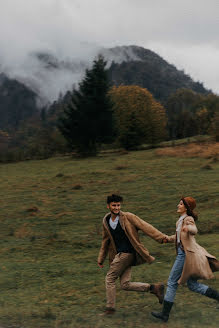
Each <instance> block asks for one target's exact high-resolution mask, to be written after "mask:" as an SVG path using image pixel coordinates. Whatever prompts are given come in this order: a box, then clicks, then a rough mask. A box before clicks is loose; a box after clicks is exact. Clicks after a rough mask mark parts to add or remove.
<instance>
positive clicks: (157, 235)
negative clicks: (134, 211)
mask: <svg viewBox="0 0 219 328" xmlns="http://www.w3.org/2000/svg"><path fill="white" fill-rule="evenodd" d="M131 221H132V223H133V224H134V225H135V226H136V227H137V228H138V229H139V230H141V231H142V232H143V233H144V234H145V235H147V236H149V237H151V238H153V239H154V240H156V241H157V242H158V243H161V244H162V243H166V242H169V237H168V236H167V235H165V234H164V233H162V232H161V231H159V230H158V229H156V228H155V227H153V226H152V225H151V224H149V223H147V222H146V221H144V220H142V219H140V218H139V217H138V216H136V215H133V216H132V217H131Z"/></svg>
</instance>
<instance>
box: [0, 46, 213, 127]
mask: <svg viewBox="0 0 219 328" xmlns="http://www.w3.org/2000/svg"><path fill="white" fill-rule="evenodd" d="M97 53H102V54H103V55H104V57H105V58H106V60H107V62H108V68H109V78H110V80H111V81H112V85H113V84H114V85H121V84H122V85H139V86H141V87H144V88H147V89H148V90H149V91H150V92H151V93H152V94H153V96H154V97H155V98H156V99H157V100H158V101H161V102H163V103H165V102H166V100H167V99H168V97H169V96H170V95H171V94H173V93H175V92H176V90H177V89H179V88H187V89H191V90H193V91H195V92H197V93H201V94H206V93H209V92H210V91H209V90H206V89H205V88H204V86H203V84H202V83H199V82H194V81H193V80H192V79H191V77H190V76H188V75H186V74H185V73H184V72H183V71H180V70H178V69H177V68H176V67H175V66H173V65H171V64H169V63H168V62H167V61H165V60H164V59H163V58H162V57H160V56H159V55H158V54H156V53H154V52H153V51H151V50H148V49H144V48H142V47H137V46H121V47H114V48H110V49H106V48H102V49H97V52H96V54H97ZM88 56H89V55H88ZM94 57H95V54H93V55H92V56H91V54H90V56H89V57H87V58H86V56H85V55H83V58H80V57H75V58H74V57H72V59H71V58H67V59H63V58H62V59H61V58H57V56H55V55H54V54H52V53H45V52H36V53H31V54H30V55H29V59H27V60H26V61H25V64H26V66H27V68H26V70H25V67H22V68H21V69H20V70H19V73H17V72H16V74H14V75H15V78H13V79H12V78H9V77H8V76H7V75H6V73H5V72H2V73H1V72H0V129H5V128H8V127H13V128H16V127H17V126H18V125H19V123H20V122H21V121H23V120H25V119H27V118H29V117H31V116H32V115H34V113H36V112H37V110H38V109H37V107H38V108H42V107H43V106H45V105H47V107H48V104H52V103H53V102H54V101H56V100H57V99H58V98H60V94H61V95H62V97H63V96H64V98H65V94H66V93H67V94H68V91H69V90H72V88H73V86H77V84H78V83H79V82H80V81H81V79H82V78H83V75H84V72H85V69H86V68H89V67H90V66H91V64H92V61H93V59H94ZM73 58H74V59H73ZM0 64H1V63H0ZM10 73H11V74H10V76H13V72H10Z"/></svg>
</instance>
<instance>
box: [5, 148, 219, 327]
mask: <svg viewBox="0 0 219 328" xmlns="http://www.w3.org/2000/svg"><path fill="white" fill-rule="evenodd" d="M183 147H185V146H183ZM183 147H181V148H180V147H179V148H177V149H176V150H175V155H174V150H173V151H172V153H171V154H170V153H168V151H166V152H165V151H164V149H162V153H160V151H161V150H159V149H154V150H141V151H133V152H117V153H113V152H112V153H110V152H105V153H101V154H100V155H99V156H97V157H96V158H95V157H94V158H89V159H77V158H72V157H71V156H65V157H57V158H51V159H47V160H41V161H40V160H39V161H26V162H20V163H14V164H1V165H0V183H1V188H0V193H1V195H0V202H1V215H0V243H1V245H0V269H1V270H0V326H3V327H23V328H82V327H83V328H104V327H110V328H117V327H127V328H134V327H138V328H143V327H150V328H157V327H166V326H167V324H163V323H161V322H159V321H157V320H156V319H155V318H153V317H152V316H151V314H150V312H151V311H152V310H159V309H160V308H161V306H160V305H159V304H158V302H157V299H156V297H155V296H154V295H152V294H149V293H136V292H126V291H121V290H120V289H119V282H118V289H117V312H116V314H115V315H114V316H113V317H103V316H101V315H100V314H101V313H102V311H103V310H104V307H105V286H104V278H105V274H106V272H107V269H108V261H107V260H106V262H105V265H104V268H103V269H102V270H101V269H100V268H99V267H98V266H97V263H96V260H97V254H98V251H99V247H100V243H101V225H102V217H103V216H104V215H105V213H106V211H107V209H106V203H105V200H106V196H107V195H108V194H110V193H112V192H114V193H120V194H121V195H123V197H124V203H123V210H124V211H130V212H133V213H135V214H136V215H138V216H139V217H141V218H142V219H144V220H146V221H147V222H149V223H151V224H153V225H154V226H155V227H157V228H158V229H160V230H161V231H163V232H164V233H167V234H173V233H174V228H175V222H176V218H177V215H176V205H177V204H178V201H179V199H180V197H181V196H182V195H184V196H188V195H190V196H193V197H194V198H196V200H197V204H198V206H197V212H198V213H199V221H198V224H197V225H198V229H199V235H198V236H197V240H198V241H199V243H200V244H201V245H202V246H204V247H206V248H207V250H208V251H209V252H210V253H212V254H214V255H215V256H217V257H218V258H219V249H218V230H219V184H218V183H219V162H218V159H217V156H216V155H217V154H215V152H214V151H213V152H212V153H211V154H210V155H209V153H208V155H207V156H199V154H200V153H201V151H198V152H196V154H195V156H194V155H193V152H191V153H189V154H187V155H186V156H184V153H185V149H184V150H183ZM208 147H210V146H208ZM169 150H170V148H169ZM180 152H181V154H180ZM176 155H177V156H176ZM141 240H142V241H143V243H144V245H145V246H146V247H147V248H148V249H149V250H150V252H151V254H152V255H154V256H155V257H156V261H155V262H154V263H153V264H152V265H147V264H145V265H141V266H138V267H134V268H133V270H132V280H133V281H142V282H144V281H145V282H149V283H151V282H158V281H164V282H166V281H167V278H168V274H169V271H170V269H171V267H172V264H173V261H174V258H175V250H174V245H173V244H167V245H160V244H158V243H156V242H155V241H154V240H151V239H150V238H149V237H147V236H144V235H142V234H141ZM218 278H219V276H218V273H216V274H215V279H213V280H210V281H208V282H207V283H208V285H209V286H211V287H212V288H217V289H219V283H218ZM218 309H219V307H218V303H217V302H216V301H214V300H211V299H208V298H206V297H204V296H200V295H197V294H194V293H192V292H190V291H189V290H188V289H187V288H186V286H183V287H180V288H179V289H178V292H177V297H176V302H175V304H174V307H173V310H172V313H171V317H170V320H169V322H168V327H170V328H173V327H174V328H177V327H194V328H196V327H199V328H200V327H215V328H216V327H218V326H219V319H218Z"/></svg>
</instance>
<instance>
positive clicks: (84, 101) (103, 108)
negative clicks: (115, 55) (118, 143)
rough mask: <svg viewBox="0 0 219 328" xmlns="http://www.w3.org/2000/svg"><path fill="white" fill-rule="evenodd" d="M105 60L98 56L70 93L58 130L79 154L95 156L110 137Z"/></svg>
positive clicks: (110, 113)
mask: <svg viewBox="0 0 219 328" xmlns="http://www.w3.org/2000/svg"><path fill="white" fill-rule="evenodd" d="M109 87H110V85H109V80H108V74H107V70H106V61H104V58H103V57H102V56H101V55H99V56H98V58H97V59H96V60H94V62H93V66H92V68H91V69H90V70H86V74H85V77H84V79H83V80H82V82H81V83H80V84H79V89H78V90H74V91H73V93H72V97H71V102H70V103H69V105H67V106H66V108H65V110H64V115H63V116H62V117H61V118H60V119H59V123H58V127H59V129H60V131H61V133H62V134H63V136H64V137H65V139H66V140H67V142H68V145H69V146H70V148H71V149H72V150H76V151H77V152H78V153H79V154H81V155H88V156H89V155H96V154H97V152H98V150H99V146H100V145H101V144H102V143H108V142H111V141H112V138H113V111H112V104H111V101H110V98H109V96H108V90H109Z"/></svg>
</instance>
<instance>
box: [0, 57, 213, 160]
mask: <svg viewBox="0 0 219 328" xmlns="http://www.w3.org/2000/svg"><path fill="white" fill-rule="evenodd" d="M106 64H107V63H106V61H105V60H104V58H103V57H102V56H101V55H100V56H98V58H96V59H95V60H94V62H93V66H92V67H91V69H88V70H86V73H85V77H84V79H83V80H82V81H81V83H79V86H78V88H77V89H74V90H73V91H72V92H68V93H67V94H66V95H65V96H64V97H60V99H59V100H58V101H56V102H55V103H54V104H53V105H52V106H50V108H48V109H47V108H44V109H42V110H41V112H34V115H33V116H31V117H30V118H28V119H27V120H25V121H23V122H22V124H21V125H20V126H19V127H18V128H17V129H7V130H4V131H3V130H0V161H13V160H23V159H31V158H46V157H50V156H52V155H54V154H56V153H59V154H60V153H69V152H72V153H75V154H78V155H80V156H91V155H92V156H94V155H96V154H97V153H98V152H99V151H100V150H101V148H102V147H103V145H107V144H108V145H110V146H111V147H113V148H116V147H122V148H125V149H127V150H130V149H136V147H138V146H139V145H142V144H150V145H156V144H158V143H159V142H161V141H163V140H171V139H172V140H173V139H179V138H185V137H191V136H194V135H197V134H212V135H213V136H214V138H215V140H216V141H218V140H219V136H218V131H219V129H218V125H219V97H218V96H216V95H214V94H208V95H203V94H198V93H196V92H194V91H192V90H189V89H179V90H177V91H176V93H174V94H172V95H171V96H170V97H169V98H168V100H167V101H166V103H165V104H164V105H163V104H161V103H159V102H158V101H157V100H156V99H155V98H154V97H153V95H152V94H151V93H150V92H149V91H148V90H147V89H145V88H142V87H139V86H137V85H120V86H115V85H114V86H113V85H112V84H111V83H110V81H109V75H108V70H107V69H106ZM133 74H134V73H133Z"/></svg>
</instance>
